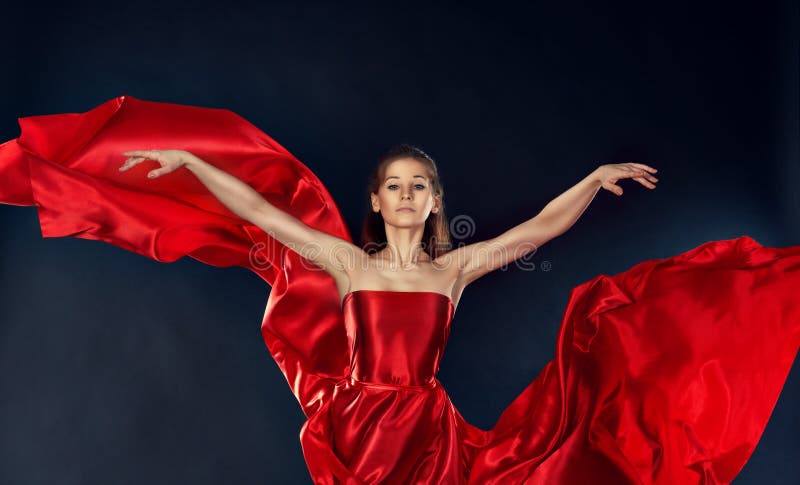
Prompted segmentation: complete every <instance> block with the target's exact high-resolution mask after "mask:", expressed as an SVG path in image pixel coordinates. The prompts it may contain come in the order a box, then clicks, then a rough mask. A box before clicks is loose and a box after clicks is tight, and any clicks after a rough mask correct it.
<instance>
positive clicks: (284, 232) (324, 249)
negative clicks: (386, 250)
mask: <svg viewBox="0 0 800 485" xmlns="http://www.w3.org/2000/svg"><path fill="white" fill-rule="evenodd" d="M250 222H252V223H253V224H255V225H256V226H258V227H259V228H261V229H263V230H264V231H265V232H267V233H268V234H269V235H270V236H272V237H273V238H275V239H276V240H278V241H279V242H280V243H281V244H283V245H284V246H286V247H288V248H289V249H292V250H293V251H295V252H296V253H298V254H299V255H300V256H302V257H303V258H305V259H307V260H309V261H311V262H312V263H314V264H315V265H317V266H318V267H320V268H322V269H323V270H325V271H326V272H327V273H329V274H330V275H331V276H333V277H334V278H337V279H338V277H341V276H346V277H348V278H349V277H350V274H351V273H352V271H353V269H355V268H356V267H358V263H359V262H360V261H361V258H362V257H364V256H366V253H365V252H364V251H363V250H362V249H361V248H360V247H358V246H356V245H355V244H353V243H351V242H349V241H346V240H344V239H342V238H339V237H336V236H332V235H330V234H327V233H325V232H322V231H319V230H317V229H314V228H313V227H311V226H309V225H308V224H306V223H304V222H303V221H301V220H300V219H298V218H297V217H294V216H293V215H291V214H289V213H288V212H285V211H282V210H280V209H278V208H276V207H275V206H272V205H268V204H264V205H263V206H261V207H259V208H258V209H257V210H256V211H255V212H254V215H253V216H252V220H251V221H250Z"/></svg>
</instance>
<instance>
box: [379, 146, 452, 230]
mask: <svg viewBox="0 0 800 485" xmlns="http://www.w3.org/2000/svg"><path fill="white" fill-rule="evenodd" d="M370 198H371V199H372V210H373V211H374V212H380V213H381V215H382V216H383V220H384V221H385V222H386V223H387V224H390V225H393V226H397V227H413V226H418V225H421V224H425V220H426V219H427V218H428V215H429V214H430V213H431V212H433V213H436V212H438V211H439V207H440V203H441V197H439V196H434V194H433V190H432V187H431V181H430V179H429V178H428V170H427V168H426V166H425V165H424V164H423V163H422V162H419V161H417V160H415V159H413V158H400V159H397V160H395V161H393V162H392V163H390V164H389V165H388V166H387V167H386V171H385V174H384V178H383V180H382V181H381V184H380V185H379V186H378V193H377V194H375V193H373V194H370Z"/></svg>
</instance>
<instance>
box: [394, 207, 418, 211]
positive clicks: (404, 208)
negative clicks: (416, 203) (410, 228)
mask: <svg viewBox="0 0 800 485" xmlns="http://www.w3.org/2000/svg"><path fill="white" fill-rule="evenodd" d="M397 212H414V209H412V208H411V207H401V208H399V209H397Z"/></svg>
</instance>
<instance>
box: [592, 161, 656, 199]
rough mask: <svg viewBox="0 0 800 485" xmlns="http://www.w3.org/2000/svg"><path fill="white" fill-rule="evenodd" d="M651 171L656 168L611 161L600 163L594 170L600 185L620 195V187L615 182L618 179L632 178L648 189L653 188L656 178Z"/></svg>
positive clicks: (653, 171)
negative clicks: (604, 163) (605, 163)
mask: <svg viewBox="0 0 800 485" xmlns="http://www.w3.org/2000/svg"><path fill="white" fill-rule="evenodd" d="M651 172H652V173H655V172H658V170H656V169H654V168H653V167H650V166H648V165H644V164H641V163H611V164H608V165H601V166H600V167H598V168H597V170H595V175H596V176H597V178H598V180H599V181H600V184H601V185H602V187H603V188H604V189H606V190H608V191H609V192H613V193H615V194H617V195H622V188H621V187H620V186H618V185H615V183H616V182H617V181H618V180H620V179H626V178H632V179H633V180H636V181H637V182H639V183H640V184H642V185H644V186H645V187H647V188H648V189H655V188H656V186H655V183H656V182H658V179H657V178H655V177H654V176H653V175H651Z"/></svg>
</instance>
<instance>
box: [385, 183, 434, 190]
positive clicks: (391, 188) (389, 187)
mask: <svg viewBox="0 0 800 485" xmlns="http://www.w3.org/2000/svg"><path fill="white" fill-rule="evenodd" d="M396 187H397V185H396V184H392V185H387V186H386V188H387V189H389V190H394V189H395V188H396ZM414 187H415V188H416V189H417V190H425V186H424V185H422V184H416V185H415V186H414Z"/></svg>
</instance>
